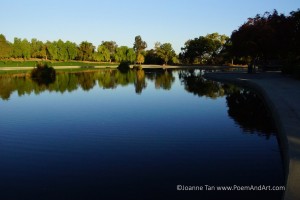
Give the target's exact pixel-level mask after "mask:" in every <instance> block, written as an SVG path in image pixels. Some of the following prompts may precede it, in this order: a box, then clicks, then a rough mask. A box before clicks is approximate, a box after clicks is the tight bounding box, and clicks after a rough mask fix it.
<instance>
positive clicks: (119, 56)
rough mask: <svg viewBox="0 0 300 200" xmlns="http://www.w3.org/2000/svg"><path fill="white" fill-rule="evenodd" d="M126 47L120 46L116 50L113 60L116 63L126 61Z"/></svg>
mask: <svg viewBox="0 0 300 200" xmlns="http://www.w3.org/2000/svg"><path fill="white" fill-rule="evenodd" d="M127 51H128V47H127V46H121V47H118V48H117V49H116V54H115V60H116V62H122V61H127Z"/></svg>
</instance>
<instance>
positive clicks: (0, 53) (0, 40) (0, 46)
mask: <svg viewBox="0 0 300 200" xmlns="http://www.w3.org/2000/svg"><path fill="white" fill-rule="evenodd" d="M10 56H11V44H10V43H9V42H8V41H7V40H6V38H5V36H4V35H2V34H0V58H9V57H10Z"/></svg>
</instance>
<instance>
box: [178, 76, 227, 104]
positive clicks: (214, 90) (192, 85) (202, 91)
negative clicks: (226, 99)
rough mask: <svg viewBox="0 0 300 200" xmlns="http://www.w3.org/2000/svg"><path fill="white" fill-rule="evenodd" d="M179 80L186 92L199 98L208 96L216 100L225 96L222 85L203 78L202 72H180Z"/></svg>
mask: <svg viewBox="0 0 300 200" xmlns="http://www.w3.org/2000/svg"><path fill="white" fill-rule="evenodd" d="M179 79H180V81H181V83H183V85H184V88H185V90H187V91H188V92H191V93H193V94H195V95H198V96H200V97H201V96H206V97H210V98H212V99H215V98H217V97H220V96H224V95H225V91H224V89H223V87H222V84H221V83H218V82H214V81H208V80H206V79H204V78H203V76H202V71H196V70H189V71H180V72H179Z"/></svg>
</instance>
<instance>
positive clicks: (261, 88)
mask: <svg viewBox="0 0 300 200" xmlns="http://www.w3.org/2000/svg"><path fill="white" fill-rule="evenodd" d="M205 77H206V78H207V79H212V80H217V81H221V82H222V81H223V82H224V81H225V82H231V83H235V84H238V85H242V86H246V87H250V88H253V89H255V90H256V91H258V92H259V93H261V94H262V95H263V97H264V98H265V100H266V102H267V104H268V105H269V106H270V109H271V112H272V114H273V116H274V119H275V122H276V125H277V128H278V130H279V140H280V141H279V142H280V146H281V148H282V151H283V154H284V165H285V172H286V191H285V195H284V199H285V200H300V80H295V79H292V78H289V77H286V76H283V75H282V74H281V73H279V72H268V73H260V74H246V73H207V74H205Z"/></svg>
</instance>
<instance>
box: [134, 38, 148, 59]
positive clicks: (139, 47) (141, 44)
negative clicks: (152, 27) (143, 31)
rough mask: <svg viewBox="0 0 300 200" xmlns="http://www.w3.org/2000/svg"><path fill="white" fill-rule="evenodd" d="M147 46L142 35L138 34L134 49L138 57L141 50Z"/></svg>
mask: <svg viewBox="0 0 300 200" xmlns="http://www.w3.org/2000/svg"><path fill="white" fill-rule="evenodd" d="M146 48H147V43H146V42H145V41H143V40H142V38H141V36H139V35H138V36H136V37H135V39H134V44H133V49H134V51H135V53H136V55H137V57H138V55H139V54H141V52H142V51H143V50H144V49H146Z"/></svg>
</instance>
